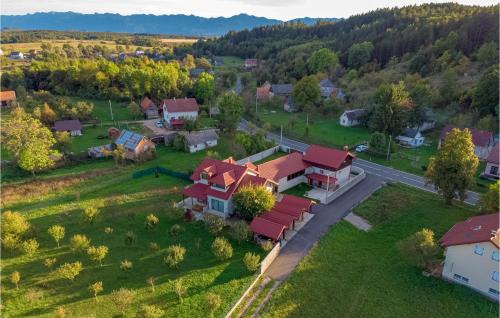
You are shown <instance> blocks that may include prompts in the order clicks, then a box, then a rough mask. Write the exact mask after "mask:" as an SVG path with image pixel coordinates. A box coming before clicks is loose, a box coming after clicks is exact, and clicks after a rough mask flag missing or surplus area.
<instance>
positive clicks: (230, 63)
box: [214, 56, 244, 71]
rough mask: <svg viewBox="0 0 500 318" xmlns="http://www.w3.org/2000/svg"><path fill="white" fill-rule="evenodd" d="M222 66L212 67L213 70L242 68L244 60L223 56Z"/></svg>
mask: <svg viewBox="0 0 500 318" xmlns="http://www.w3.org/2000/svg"><path fill="white" fill-rule="evenodd" d="M222 58H223V65H219V66H214V70H216V71H217V70H221V71H222V70H228V69H231V68H240V67H243V63H244V60H243V59H241V58H239V57H237V56H223V57H222Z"/></svg>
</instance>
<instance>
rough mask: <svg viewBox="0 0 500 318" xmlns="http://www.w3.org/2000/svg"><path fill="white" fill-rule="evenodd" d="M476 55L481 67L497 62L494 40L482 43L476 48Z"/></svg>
mask: <svg viewBox="0 0 500 318" xmlns="http://www.w3.org/2000/svg"><path fill="white" fill-rule="evenodd" d="M476 57H477V60H478V62H479V64H481V67H488V66H491V65H493V64H496V63H498V44H497V43H495V42H487V43H484V44H483V45H481V47H480V48H479V50H477V54H476Z"/></svg>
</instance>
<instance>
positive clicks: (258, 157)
mask: <svg viewBox="0 0 500 318" xmlns="http://www.w3.org/2000/svg"><path fill="white" fill-rule="evenodd" d="M278 150H279V146H275V147H272V148H269V149H266V150H264V151H261V152H259V153H256V154H254V155H251V156H249V157H246V158H243V159H241V160H238V161H236V163H237V164H239V165H243V164H245V163H247V162H255V161H259V160H262V159H264V158H267V157H269V156H271V155H272V154H275V153H276V152H277V151H278Z"/></svg>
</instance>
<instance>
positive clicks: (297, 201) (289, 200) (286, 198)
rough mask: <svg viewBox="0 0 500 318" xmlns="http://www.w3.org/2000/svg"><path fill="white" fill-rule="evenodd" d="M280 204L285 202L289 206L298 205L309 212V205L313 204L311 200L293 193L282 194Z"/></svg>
mask: <svg viewBox="0 0 500 318" xmlns="http://www.w3.org/2000/svg"><path fill="white" fill-rule="evenodd" d="M281 203H282V204H286V205H289V206H295V207H299V208H301V209H302V210H304V211H307V212H309V211H310V209H311V206H313V205H314V204H315V202H314V201H313V200H310V199H306V198H301V197H298V196H295V195H291V194H284V195H283V198H282V199H281Z"/></svg>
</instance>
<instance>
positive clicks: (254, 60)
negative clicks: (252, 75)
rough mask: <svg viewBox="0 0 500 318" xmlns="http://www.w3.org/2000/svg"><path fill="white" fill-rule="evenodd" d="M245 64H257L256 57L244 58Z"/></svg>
mask: <svg viewBox="0 0 500 318" xmlns="http://www.w3.org/2000/svg"><path fill="white" fill-rule="evenodd" d="M245 65H257V59H246V60H245Z"/></svg>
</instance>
